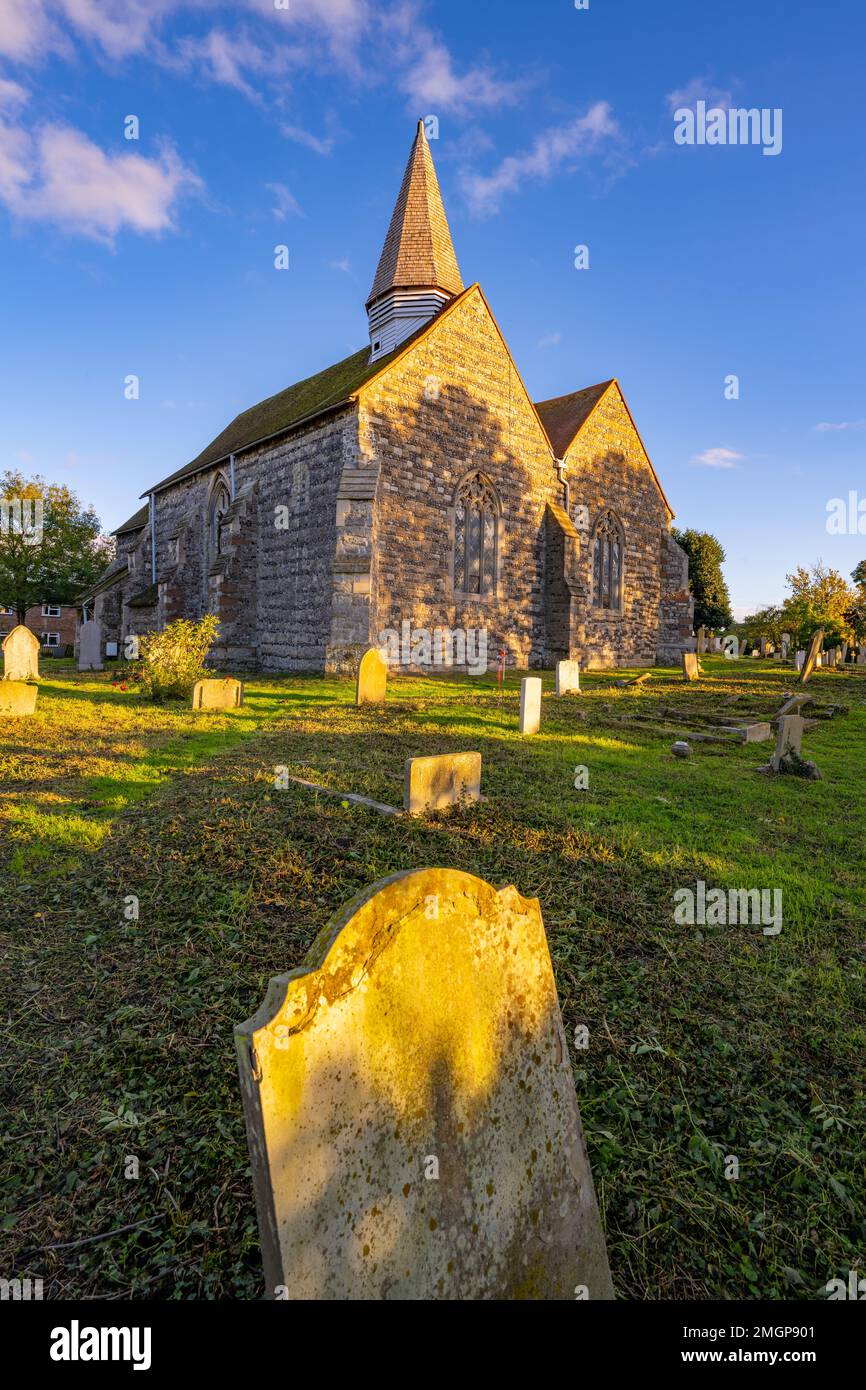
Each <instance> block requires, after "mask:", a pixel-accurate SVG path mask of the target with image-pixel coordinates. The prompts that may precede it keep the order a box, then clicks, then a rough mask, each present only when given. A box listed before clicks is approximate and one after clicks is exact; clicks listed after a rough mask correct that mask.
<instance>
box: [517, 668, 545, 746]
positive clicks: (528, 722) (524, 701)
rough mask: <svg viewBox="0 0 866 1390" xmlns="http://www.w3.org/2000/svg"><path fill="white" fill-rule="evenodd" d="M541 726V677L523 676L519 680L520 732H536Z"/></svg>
mask: <svg viewBox="0 0 866 1390" xmlns="http://www.w3.org/2000/svg"><path fill="white" fill-rule="evenodd" d="M540 728H541V677H540V676H524V677H523V680H522V681H521V682H520V732H521V733H522V734H537V733H538V730H539V729H540Z"/></svg>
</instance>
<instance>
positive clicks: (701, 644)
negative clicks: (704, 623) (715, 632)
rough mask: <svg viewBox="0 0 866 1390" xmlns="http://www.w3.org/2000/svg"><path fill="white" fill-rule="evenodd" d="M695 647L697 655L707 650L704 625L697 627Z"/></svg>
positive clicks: (701, 654)
mask: <svg viewBox="0 0 866 1390" xmlns="http://www.w3.org/2000/svg"><path fill="white" fill-rule="evenodd" d="M697 649H698V656H703V654H704V652H705V651H706V650H707V629H706V628H705V627H699V628H698V645H697Z"/></svg>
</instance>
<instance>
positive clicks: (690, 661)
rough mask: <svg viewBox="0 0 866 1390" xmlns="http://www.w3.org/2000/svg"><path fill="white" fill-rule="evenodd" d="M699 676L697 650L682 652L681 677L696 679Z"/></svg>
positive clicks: (690, 679) (699, 668)
mask: <svg viewBox="0 0 866 1390" xmlns="http://www.w3.org/2000/svg"><path fill="white" fill-rule="evenodd" d="M700 678H701V663H700V662H699V661H698V654H697V652H683V679H684V680H687V681H697V680H700Z"/></svg>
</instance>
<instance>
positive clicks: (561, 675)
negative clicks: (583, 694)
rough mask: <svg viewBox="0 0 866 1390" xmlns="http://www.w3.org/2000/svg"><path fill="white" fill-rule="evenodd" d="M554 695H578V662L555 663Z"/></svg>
mask: <svg viewBox="0 0 866 1390" xmlns="http://www.w3.org/2000/svg"><path fill="white" fill-rule="evenodd" d="M556 693H557V695H571V694H572V693H574V694H577V695H579V694H580V662H579V661H557V663H556Z"/></svg>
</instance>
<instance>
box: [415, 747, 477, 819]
mask: <svg viewBox="0 0 866 1390" xmlns="http://www.w3.org/2000/svg"><path fill="white" fill-rule="evenodd" d="M480 797H481V754H480V753H440V754H437V755H435V756H433V757H429V758H407V759H406V772H405V787H404V791H403V809H404V811H407V812H408V813H409V815H410V816H417V815H421V814H422V813H423V812H424V811H440V810H442V809H443V808H444V807H446V806H456V805H457V804H458V803H459V802H461V801H478V800H479V799H480Z"/></svg>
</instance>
